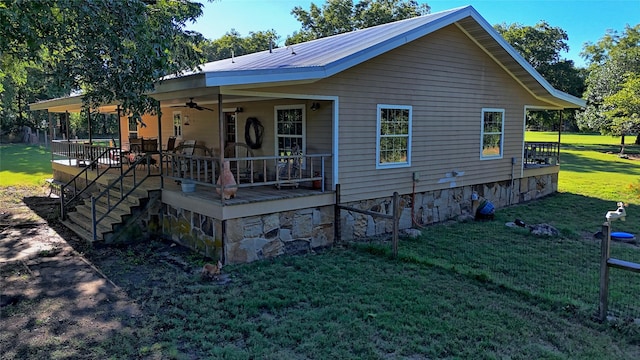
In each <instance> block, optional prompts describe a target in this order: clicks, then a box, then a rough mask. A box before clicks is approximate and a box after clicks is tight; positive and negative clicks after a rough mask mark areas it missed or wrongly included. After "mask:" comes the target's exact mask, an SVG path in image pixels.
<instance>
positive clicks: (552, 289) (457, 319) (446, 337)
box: [12, 133, 640, 359]
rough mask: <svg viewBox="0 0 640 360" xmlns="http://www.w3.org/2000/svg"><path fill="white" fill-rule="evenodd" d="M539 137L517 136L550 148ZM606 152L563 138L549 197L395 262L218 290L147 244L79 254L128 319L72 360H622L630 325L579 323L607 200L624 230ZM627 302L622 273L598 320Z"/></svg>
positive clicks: (621, 169) (346, 256)
mask: <svg viewBox="0 0 640 360" xmlns="http://www.w3.org/2000/svg"><path fill="white" fill-rule="evenodd" d="M532 138H535V140H532ZM542 139H543V136H542V134H529V133H528V134H527V140H528V141H553V140H542ZM568 140H571V141H574V142H573V143H570V144H565V143H564V142H565V141H568ZM608 141H609V138H608V137H602V136H593V135H575V136H574V135H569V134H563V147H562V154H561V162H562V170H561V173H560V184H559V188H560V191H559V193H558V194H557V195H554V196H550V197H548V198H546V199H544V200H540V201H534V202H529V203H526V204H521V205H518V206H513V207H509V208H506V209H501V210H499V211H498V212H497V214H496V215H497V218H496V220H495V221H489V222H472V223H453V224H439V225H435V226H429V227H427V228H425V229H423V235H422V237H420V238H419V239H415V240H409V239H402V240H401V242H400V247H399V257H398V258H393V257H392V256H391V255H390V246H389V244H388V243H386V242H376V243H374V242H371V243H358V244H348V245H346V246H342V247H341V246H336V247H334V248H333V249H331V250H328V251H326V252H323V253H319V254H310V255H307V256H291V257H282V258H277V259H274V260H270V261H261V262H256V263H252V264H246V265H240V266H227V267H225V268H224V273H225V274H228V275H229V276H230V278H231V280H232V281H231V283H230V284H228V285H225V286H219V285H216V284H214V283H211V282H205V281H203V280H201V279H200V277H199V275H198V274H197V268H198V266H201V265H202V262H203V259H202V258H200V257H198V256H196V255H193V254H188V253H187V254H185V255H183V258H184V259H185V261H187V262H188V264H189V266H191V267H192V270H191V271H185V269H184V268H182V267H177V266H175V265H173V264H172V261H171V259H172V258H168V257H167V253H168V249H173V248H171V247H170V245H169V244H167V243H164V242H161V241H154V242H151V243H149V244H141V245H137V246H130V247H125V248H115V249H110V250H108V252H109V253H110V254H111V255H110V256H105V252H104V251H101V250H99V249H95V250H93V251H92V252H90V253H89V255H90V256H91V258H92V261H93V262H94V263H95V264H96V266H98V267H99V268H100V269H101V270H102V271H103V272H104V273H105V274H107V275H108V276H109V278H110V279H111V280H113V281H114V282H115V283H116V284H118V285H119V286H120V287H122V289H123V290H124V291H125V292H126V294H127V295H128V296H129V297H130V298H132V299H134V300H135V301H136V302H137V303H138V304H140V306H141V307H142V309H143V312H144V316H143V317H142V318H140V319H122V324H123V328H122V330H120V331H118V332H114V333H113V334H111V335H110V336H109V337H108V338H107V339H105V340H101V341H95V342H91V343H89V342H82V343H76V344H74V348H75V349H76V350H77V353H82V354H85V356H86V357H88V358H91V357H97V358H108V357H111V358H163V359H164V358H216V359H253V358H259V359H338V358H339V359H407V358H408V359H423V358H468V359H502V358H515V359H604V358H606V359H637V358H639V357H640V346H639V345H638V344H640V331H639V328H638V327H637V325H633V324H628V323H625V322H613V323H605V324H600V323H598V322H597V321H594V318H593V315H594V313H595V311H596V309H597V302H598V298H597V293H598V276H599V266H598V257H599V241H597V240H594V239H593V237H592V236H591V235H592V234H593V232H595V231H597V230H599V228H600V226H601V224H602V222H603V221H604V214H605V212H606V211H607V210H612V209H614V207H615V202H616V201H619V200H623V201H626V202H629V203H630V206H629V208H628V210H627V211H628V214H629V216H628V218H627V221H626V222H624V223H622V222H617V223H615V225H614V226H615V229H616V230H619V231H629V232H633V233H636V234H637V233H640V217H638V216H637V214H638V213H639V212H640V200H639V199H638V198H637V195H636V192H634V187H633V186H632V185H633V184H636V183H637V180H636V179H638V174H639V172H640V161H638V160H635V161H634V160H625V159H620V158H618V157H617V156H616V155H615V154H609V153H608V152H609V151H611V150H613V152H615V151H616V150H615V148H616V141H615V139H613V140H612V141H611V142H608ZM631 150H634V149H631ZM514 218H519V219H524V220H525V221H526V222H527V223H529V224H536V223H541V222H546V223H550V224H552V225H553V226H555V227H556V228H557V229H558V230H559V231H560V232H561V235H562V236H561V237H560V238H557V239H555V238H538V237H535V236H533V235H531V234H530V233H529V232H528V231H526V230H525V229H520V228H516V229H513V228H508V227H505V226H504V223H505V222H507V221H510V220H513V219H514ZM612 253H613V254H614V256H617V257H620V258H625V259H629V260H632V261H637V262H640V256H639V255H638V254H639V253H640V251H639V250H638V248H637V247H636V246H632V245H624V244H613V246H612ZM172 256H177V255H172ZM639 293H640V281H638V278H637V277H636V276H635V274H629V273H619V272H615V271H612V284H611V295H610V296H611V300H612V303H611V307H612V310H613V311H615V312H617V313H620V314H626V313H625V312H628V311H630V314H633V312H634V311H638V310H639V309H638V307H637V305H636V304H635V303H636V301H635V299H637V296H638V294H639ZM20 306H22V305H20ZM24 306H25V308H24V309H22V308H19V309H12V311H16V312H20V311H25V312H26V311H29V308H28V306H29V303H25V305H24ZM635 315H636V316H637V315H638V314H637V313H636V314H635ZM51 341H53V340H51ZM51 347H52V348H55V344H53V343H52V345H51ZM47 349H49V348H48V347H46V346H44V347H43V348H42V350H41V352H40V353H38V354H36V355H42V356H43V357H46V356H47V354H48V353H47V352H46V350H47ZM56 350H57V351H61V352H62V354H60V356H61V357H62V356H63V355H64V349H62V348H56Z"/></svg>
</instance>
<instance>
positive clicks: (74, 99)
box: [29, 95, 82, 111]
mask: <svg viewBox="0 0 640 360" xmlns="http://www.w3.org/2000/svg"><path fill="white" fill-rule="evenodd" d="M58 107H69V108H72V107H73V108H75V107H82V95H76V96H69V97H63V98H57V99H51V100H43V101H39V102H37V103H33V104H29V110H32V111H33V110H49V109H51V108H58Z"/></svg>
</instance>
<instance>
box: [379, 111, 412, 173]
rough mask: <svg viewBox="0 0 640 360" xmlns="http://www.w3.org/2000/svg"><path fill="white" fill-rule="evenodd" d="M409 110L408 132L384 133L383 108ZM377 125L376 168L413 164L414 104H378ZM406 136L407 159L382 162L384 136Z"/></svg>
mask: <svg viewBox="0 0 640 360" xmlns="http://www.w3.org/2000/svg"><path fill="white" fill-rule="evenodd" d="M387 109H390V110H409V124H408V126H409V128H408V129H407V130H408V132H407V134H402V135H398V134H394V135H382V134H381V132H382V131H381V130H382V116H381V115H382V110H387ZM376 118H377V120H376V121H377V125H376V169H394V168H402V167H409V166H411V140H412V128H413V126H412V124H413V106H411V105H390V104H378V106H377V115H376ZM391 137H406V138H407V160H406V161H402V162H393V163H381V162H380V161H381V160H380V150H381V149H380V141H381V140H382V139H384V138H391Z"/></svg>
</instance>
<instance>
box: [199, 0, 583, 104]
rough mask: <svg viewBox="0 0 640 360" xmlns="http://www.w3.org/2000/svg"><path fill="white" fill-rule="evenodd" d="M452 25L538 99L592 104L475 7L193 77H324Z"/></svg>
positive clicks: (222, 65) (224, 81)
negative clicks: (536, 63) (561, 85)
mask: <svg viewBox="0 0 640 360" xmlns="http://www.w3.org/2000/svg"><path fill="white" fill-rule="evenodd" d="M451 24H455V25H456V26H458V27H459V28H460V29H461V30H462V31H463V32H465V33H466V34H467V35H468V36H469V37H470V38H471V39H472V40H473V41H474V42H475V43H476V44H478V46H480V47H481V48H483V50H484V51H485V52H486V53H487V54H488V55H489V56H491V57H492V58H493V59H494V60H495V61H496V62H497V63H498V64H499V65H500V66H502V67H503V68H504V69H505V71H507V72H508V73H510V74H511V75H512V76H513V78H514V79H515V80H516V81H518V82H519V83H520V84H522V86H524V87H525V88H526V89H528V90H529V91H530V92H531V93H532V94H533V95H534V96H535V97H537V98H539V99H540V100H543V101H545V102H548V103H550V104H551V105H553V106H558V107H568V108H576V107H584V106H585V105H586V103H585V101H584V100H582V99H580V98H577V97H575V96H572V95H569V94H567V93H564V92H561V91H559V90H557V89H555V88H553V86H551V84H549V83H548V82H547V81H546V80H545V79H544V78H543V77H542V76H541V75H540V74H539V73H538V72H537V71H536V70H535V69H534V68H533V67H532V66H531V65H530V64H529V63H527V62H526V60H524V58H522V56H521V55H520V54H519V53H518V52H517V51H516V50H515V49H514V48H513V47H512V46H511V45H509V43H507V42H506V40H504V39H503V38H502V36H500V34H499V33H498V32H497V31H496V30H495V29H494V28H493V26H491V25H490V24H489V23H488V22H487V21H486V20H485V19H484V18H483V17H482V16H480V14H479V13H478V12H477V11H476V10H475V9H474V8H473V7H472V6H465V7H460V8H455V9H451V10H446V11H442V12H438V13H434V14H428V15H424V16H419V17H414V18H411V19H406V20H401V21H396V22H393V23H388V24H383V25H378V26H374V27H370V28H366V29H361V30H356V31H353V32H349V33H343V34H339V35H334V36H330V37H326V38H321V39H316V40H312V41H308V42H305V43H300V44H295V45H292V46H287V47H282V48H276V49H273V50H272V51H269V50H266V51H262V52H258V53H254V54H249V55H244V56H238V57H234V58H230V59H224V60H219V61H214V62H210V63H207V64H204V65H203V66H202V68H201V70H200V71H199V72H196V73H191V74H189V75H195V74H204V75H205V83H206V86H209V87H212V86H227V85H250V84H262V83H277V82H283V81H309V80H315V79H322V78H325V77H329V76H332V75H334V74H336V73H339V72H340V71H343V70H345V69H348V68H350V67H352V66H355V65H358V64H360V63H362V62H364V61H367V60H369V59H372V58H374V57H375V56H378V55H380V54H383V53H385V52H388V51H391V50H393V49H395V48H397V47H399V46H402V45H404V44H407V43H409V42H411V41H413V40H416V39H418V38H420V37H423V36H426V35H428V34H430V33H432V32H435V31H437V30H439V29H441V28H443V27H445V26H449V25H451Z"/></svg>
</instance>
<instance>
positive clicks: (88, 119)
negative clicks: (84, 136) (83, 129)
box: [87, 108, 93, 145]
mask: <svg viewBox="0 0 640 360" xmlns="http://www.w3.org/2000/svg"><path fill="white" fill-rule="evenodd" d="M87 122H88V123H89V145H93V133H92V132H91V108H87Z"/></svg>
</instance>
